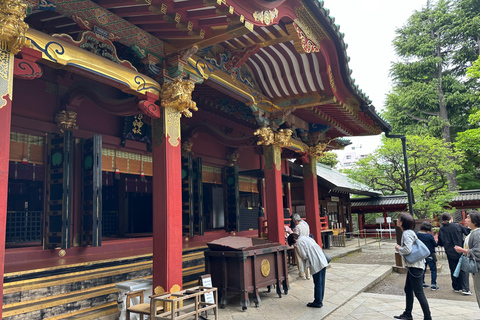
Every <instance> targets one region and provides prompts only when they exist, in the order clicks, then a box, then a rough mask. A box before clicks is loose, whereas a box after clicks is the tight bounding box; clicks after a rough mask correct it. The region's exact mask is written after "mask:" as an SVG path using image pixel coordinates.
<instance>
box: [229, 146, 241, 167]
mask: <svg viewBox="0 0 480 320" xmlns="http://www.w3.org/2000/svg"><path fill="white" fill-rule="evenodd" d="M239 157H240V153H238V151H237V150H233V151H232V152H231V153H229V154H228V155H227V158H226V159H227V161H228V165H229V166H230V167H233V166H235V165H236V164H237V162H238V158H239Z"/></svg>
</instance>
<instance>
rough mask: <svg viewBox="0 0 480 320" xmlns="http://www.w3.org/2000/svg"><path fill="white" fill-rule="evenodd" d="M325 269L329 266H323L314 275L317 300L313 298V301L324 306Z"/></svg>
mask: <svg viewBox="0 0 480 320" xmlns="http://www.w3.org/2000/svg"><path fill="white" fill-rule="evenodd" d="M325 270H327V268H323V269H322V270H320V271H319V272H317V273H315V274H314V275H313V283H314V284H315V289H314V292H313V294H314V296H315V300H313V303H314V304H316V305H320V306H323V294H324V293H325Z"/></svg>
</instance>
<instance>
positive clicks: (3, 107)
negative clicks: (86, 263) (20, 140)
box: [0, 41, 14, 319]
mask: <svg viewBox="0 0 480 320" xmlns="http://www.w3.org/2000/svg"><path fill="white" fill-rule="evenodd" d="M13 60H14V56H13V54H12V53H11V52H10V51H9V50H8V46H7V44H6V42H3V41H1V42H0V70H2V72H1V73H2V77H0V150H2V152H0V276H1V277H2V279H3V273H4V270H5V269H4V261H5V233H6V223H7V197H8V160H9V157H10V125H11V119H12V89H13ZM0 301H3V280H2V281H1V282H0ZM2 305H3V303H2ZM1 318H2V308H0V319H1Z"/></svg>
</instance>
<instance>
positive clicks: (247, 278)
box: [205, 237, 288, 310]
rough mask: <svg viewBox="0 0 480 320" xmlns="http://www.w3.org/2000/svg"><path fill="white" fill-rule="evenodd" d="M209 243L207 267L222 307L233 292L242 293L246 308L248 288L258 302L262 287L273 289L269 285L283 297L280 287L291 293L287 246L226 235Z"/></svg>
mask: <svg viewBox="0 0 480 320" xmlns="http://www.w3.org/2000/svg"><path fill="white" fill-rule="evenodd" d="M207 245H208V248H209V250H207V251H205V269H206V273H209V274H211V275H212V282H213V286H214V287H217V288H218V291H219V295H220V307H221V308H223V307H225V305H226V304H227V303H228V293H230V292H238V293H240V297H241V305H242V309H243V310H246V309H247V306H248V305H249V304H250V301H249V299H248V293H249V292H252V293H253V302H254V303H255V306H258V304H259V303H260V296H259V292H258V289H260V288H264V287H266V288H268V292H270V288H271V287H270V286H271V285H275V286H276V291H277V294H278V296H279V297H280V298H281V297H282V292H281V290H280V288H281V287H282V288H283V291H284V293H285V294H287V293H288V269H287V246H285V245H281V244H280V243H277V242H272V241H267V240H261V239H253V238H244V237H225V238H221V239H217V240H215V241H212V242H209V243H207Z"/></svg>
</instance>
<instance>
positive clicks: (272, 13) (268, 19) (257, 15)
mask: <svg viewBox="0 0 480 320" xmlns="http://www.w3.org/2000/svg"><path fill="white" fill-rule="evenodd" d="M253 18H254V19H255V21H260V22H261V23H263V24H265V25H267V26H268V25H270V24H271V23H273V20H274V19H276V18H278V10H277V8H275V9H273V10H265V11H255V12H254V13H253Z"/></svg>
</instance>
